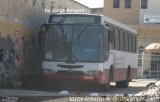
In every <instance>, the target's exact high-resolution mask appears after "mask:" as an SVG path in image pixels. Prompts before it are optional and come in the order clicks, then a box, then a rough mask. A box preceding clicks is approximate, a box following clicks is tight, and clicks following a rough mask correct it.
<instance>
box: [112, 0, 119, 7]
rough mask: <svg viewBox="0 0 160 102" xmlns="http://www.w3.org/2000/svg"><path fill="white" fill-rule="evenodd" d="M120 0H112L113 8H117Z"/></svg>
mask: <svg viewBox="0 0 160 102" xmlns="http://www.w3.org/2000/svg"><path fill="white" fill-rule="evenodd" d="M119 3H120V0H113V8H119Z"/></svg>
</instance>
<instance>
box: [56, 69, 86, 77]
mask: <svg viewBox="0 0 160 102" xmlns="http://www.w3.org/2000/svg"><path fill="white" fill-rule="evenodd" d="M57 73H58V74H60V75H74V76H80V75H83V74H84V73H83V72H82V71H64V70H63V71H62V70H59V71H57Z"/></svg>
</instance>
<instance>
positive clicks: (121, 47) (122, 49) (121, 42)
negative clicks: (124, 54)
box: [120, 29, 124, 51]
mask: <svg viewBox="0 0 160 102" xmlns="http://www.w3.org/2000/svg"><path fill="white" fill-rule="evenodd" d="M120 50H121V51H124V33H123V29H120Z"/></svg>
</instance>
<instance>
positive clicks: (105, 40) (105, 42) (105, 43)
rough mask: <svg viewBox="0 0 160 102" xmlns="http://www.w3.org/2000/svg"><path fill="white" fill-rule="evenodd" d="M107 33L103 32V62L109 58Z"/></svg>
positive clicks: (106, 31)
mask: <svg viewBox="0 0 160 102" xmlns="http://www.w3.org/2000/svg"><path fill="white" fill-rule="evenodd" d="M108 38H109V31H108V30H107V29H105V30H104V60H105V61H106V60H107V59H108V58H109V39H108Z"/></svg>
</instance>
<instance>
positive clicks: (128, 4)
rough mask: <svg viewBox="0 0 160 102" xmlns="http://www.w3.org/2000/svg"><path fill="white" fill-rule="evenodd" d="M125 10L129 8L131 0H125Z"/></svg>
mask: <svg viewBox="0 0 160 102" xmlns="http://www.w3.org/2000/svg"><path fill="white" fill-rule="evenodd" d="M125 8H131V0H125Z"/></svg>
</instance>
